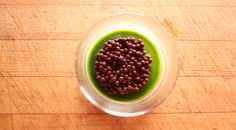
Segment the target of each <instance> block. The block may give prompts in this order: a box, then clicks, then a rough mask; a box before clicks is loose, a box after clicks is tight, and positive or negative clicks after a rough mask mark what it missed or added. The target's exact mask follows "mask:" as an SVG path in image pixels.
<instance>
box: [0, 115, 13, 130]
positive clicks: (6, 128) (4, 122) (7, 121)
mask: <svg viewBox="0 0 236 130" xmlns="http://www.w3.org/2000/svg"><path fill="white" fill-rule="evenodd" d="M0 129H1V130H12V120H11V115H1V114H0Z"/></svg>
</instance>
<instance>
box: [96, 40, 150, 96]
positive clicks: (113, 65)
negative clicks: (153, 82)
mask: <svg viewBox="0 0 236 130" xmlns="http://www.w3.org/2000/svg"><path fill="white" fill-rule="evenodd" d="M96 58H97V59H96V62H95V64H94V69H95V73H96V79H97V80H98V81H99V82H100V83H101V85H102V86H103V87H104V88H105V90H106V91H107V92H108V94H109V95H115V94H121V95H126V94H130V93H134V92H137V91H139V90H140V89H142V88H143V87H144V86H145V85H146V84H147V82H148V80H149V77H150V66H151V62H152V59H151V57H150V56H148V55H147V54H146V51H145V48H144V44H143V41H142V40H140V39H139V40H136V39H134V38H130V37H128V38H125V37H118V38H116V39H113V40H108V41H107V42H106V43H105V45H104V46H103V48H102V49H101V50H100V52H99V53H98V54H97V55H96Z"/></svg>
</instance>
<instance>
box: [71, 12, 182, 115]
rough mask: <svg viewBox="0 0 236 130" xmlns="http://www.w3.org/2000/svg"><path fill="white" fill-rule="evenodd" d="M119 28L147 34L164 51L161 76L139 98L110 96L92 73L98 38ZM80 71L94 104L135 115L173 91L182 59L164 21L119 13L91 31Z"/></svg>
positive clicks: (79, 61)
mask: <svg viewBox="0 0 236 130" xmlns="http://www.w3.org/2000/svg"><path fill="white" fill-rule="evenodd" d="M119 30H132V31H135V32H138V33H139V34H142V35H144V36H146V37H147V38H148V39H149V40H150V41H152V43H153V45H154V46H155V47H156V48H157V49H158V52H159V54H160V62H161V66H162V67H161V72H160V78H159V79H157V80H158V82H157V83H156V84H155V88H154V89H152V90H151V92H150V93H148V94H146V95H145V96H142V97H140V98H138V99H137V100H130V101H118V100H113V99H111V98H108V97H107V96H105V95H104V94H102V93H101V92H99V90H97V89H96V87H95V84H94V83H93V82H92V80H91V76H90V74H89V67H88V64H89V62H88V61H89V60H90V58H91V57H90V56H89V54H90V52H91V49H92V48H93V47H94V46H95V44H98V42H96V41H98V39H101V38H102V37H104V36H105V35H106V34H109V33H111V32H114V31H119ZM144 44H145V43H144ZM94 57H95V55H94ZM153 60H155V59H153ZM153 67H155V66H153ZM76 70H77V74H78V80H79V83H80V89H81V91H82V93H83V94H84V96H85V97H86V98H87V99H88V100H89V101H90V102H91V103H92V104H93V105H95V106H96V107H98V108H100V109H101V110H103V111H105V112H106V113H109V114H111V115H115V116H122V117H132V116H138V115H142V114H145V113H147V112H149V111H151V110H152V109H153V108H155V107H157V106H158V105H160V104H161V103H162V102H163V101H164V100H165V99H166V97H167V96H168V95H169V94H170V92H171V90H172V89H173V87H174V84H175V81H176V77H177V74H178V58H177V52H176V48H175V44H174V40H173V39H172V37H171V36H170V34H169V33H168V32H167V31H166V30H165V29H164V28H163V27H162V26H161V25H160V24H158V23H156V22H154V21H153V20H152V19H150V18H147V17H145V16H140V15H128V14H127V15H116V16H111V17H109V18H106V19H104V20H102V21H100V22H98V23H97V24H95V25H94V26H92V28H91V29H90V30H88V32H87V33H86V35H85V36H84V38H83V40H82V42H81V43H80V45H79V48H78V52H77V60H76ZM151 71H152V70H151Z"/></svg>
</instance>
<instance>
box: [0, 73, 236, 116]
mask: <svg viewBox="0 0 236 130" xmlns="http://www.w3.org/2000/svg"><path fill="white" fill-rule="evenodd" d="M0 83H1V84H4V83H5V84H6V86H4V87H7V88H9V98H10V106H11V112H12V113H49V114H50V113H54V114H55V113H68V114H69V113H78V114H102V113H103V112H101V111H99V110H98V109H96V108H95V107H93V106H92V105H91V104H90V103H89V102H88V101H87V100H86V99H85V98H84V96H83V95H82V94H81V92H80V90H79V84H78V83H77V78H76V77H11V78H3V77H2V78H0ZM235 84H236V78H235V77H231V78H229V77H228V78H226V77H225V78H222V77H179V78H178V80H177V84H176V87H175V89H174V91H173V93H172V94H171V95H170V97H169V98H168V99H167V100H166V101H165V102H164V103H163V104H162V105H161V106H160V107H158V108H157V109H155V110H154V111H153V113H185V112H187V113H196V112H203V113H206V112H236V102H235V101H236V98H235V96H234V95H235V94H236V88H235ZM5 97H7V96H5ZM7 103H8V102H7ZM7 108H9V107H8V106H5V109H7Z"/></svg>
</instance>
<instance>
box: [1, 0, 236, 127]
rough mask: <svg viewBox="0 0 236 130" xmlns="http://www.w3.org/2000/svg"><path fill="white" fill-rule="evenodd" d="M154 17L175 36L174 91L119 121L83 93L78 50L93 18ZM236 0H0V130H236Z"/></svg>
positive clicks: (94, 19) (118, 118)
mask: <svg viewBox="0 0 236 130" xmlns="http://www.w3.org/2000/svg"><path fill="white" fill-rule="evenodd" d="M127 12H133V13H139V14H144V15H146V16H150V17H151V18H153V19H154V20H156V21H157V22H160V23H161V24H162V25H164V26H165V27H166V28H167V30H168V31H169V32H170V33H171V34H172V35H173V37H174V39H175V40H176V45H177V49H178V55H179V59H180V67H179V69H180V73H179V76H178V80H177V84H176V87H175V89H174V90H173V92H172V94H171V95H170V96H169V97H168V99H167V100H166V101H165V102H164V103H163V104H161V105H160V106H159V107H158V108H156V109H155V110H153V111H152V112H150V113H149V114H146V115H144V116H140V117H135V118H120V117H114V116H110V115H107V114H105V113H103V112H101V111H100V110H98V109H97V108H95V107H94V106H92V105H91V104H90V103H89V102H88V101H87V100H86V99H85V97H84V96H83V95H82V94H81V92H80V90H79V83H78V82H77V78H76V73H75V68H74V65H75V62H74V60H75V58H76V49H77V46H78V45H79V43H80V41H81V38H82V35H83V34H84V33H85V31H86V30H87V29H88V28H89V27H90V26H92V25H93V24H94V23H95V22H96V21H98V20H101V19H103V18H105V17H107V16H111V15H115V14H120V13H127ZM235 95H236V1H235V0H190V1H187V0H0V129H1V130H8V129H14V130H27V129H33V130H36V129H42V130H44V129H48V130H51V129H80V130H83V129H86V130H87V129H91V130H94V129H95V130H104V129H105V130H125V129H128V130H133V129H134V130H139V129H145V130H149V129H150V130H151V129H163V130H166V129H171V130H172V129H181V130H182V129H219V130H222V129H232V130H235V129H236V96H235Z"/></svg>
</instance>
